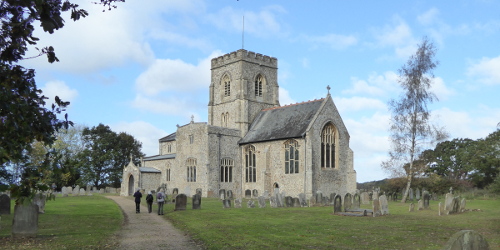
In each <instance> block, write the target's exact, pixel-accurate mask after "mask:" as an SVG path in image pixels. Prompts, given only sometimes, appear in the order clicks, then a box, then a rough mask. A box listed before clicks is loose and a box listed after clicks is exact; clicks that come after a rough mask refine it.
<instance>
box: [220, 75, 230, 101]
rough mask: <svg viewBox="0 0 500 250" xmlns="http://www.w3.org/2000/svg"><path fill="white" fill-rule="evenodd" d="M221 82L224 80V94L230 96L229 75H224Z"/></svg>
mask: <svg viewBox="0 0 500 250" xmlns="http://www.w3.org/2000/svg"><path fill="white" fill-rule="evenodd" d="M222 82H224V96H231V81H230V80H229V76H227V75H226V76H224V78H223V80H222Z"/></svg>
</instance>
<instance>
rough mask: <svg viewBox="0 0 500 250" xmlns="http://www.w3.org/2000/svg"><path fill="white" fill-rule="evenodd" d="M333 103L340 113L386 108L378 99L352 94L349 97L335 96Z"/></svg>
mask: <svg viewBox="0 0 500 250" xmlns="http://www.w3.org/2000/svg"><path fill="white" fill-rule="evenodd" d="M334 100H335V105H336V106H337V108H338V109H339V111H340V113H341V114H345V113H348V112H352V111H362V110H373V109H375V110H387V106H386V105H385V103H383V102H382V101H380V100H378V99H373V98H367V97H359V96H354V97H351V98H343V97H336V98H334Z"/></svg>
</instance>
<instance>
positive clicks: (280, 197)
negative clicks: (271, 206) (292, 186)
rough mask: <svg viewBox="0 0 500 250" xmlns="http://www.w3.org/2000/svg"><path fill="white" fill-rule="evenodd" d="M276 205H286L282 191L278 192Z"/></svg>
mask: <svg viewBox="0 0 500 250" xmlns="http://www.w3.org/2000/svg"><path fill="white" fill-rule="evenodd" d="M276 205H277V206H278V207H284V206H285V204H283V195H282V194H281V193H279V194H276Z"/></svg>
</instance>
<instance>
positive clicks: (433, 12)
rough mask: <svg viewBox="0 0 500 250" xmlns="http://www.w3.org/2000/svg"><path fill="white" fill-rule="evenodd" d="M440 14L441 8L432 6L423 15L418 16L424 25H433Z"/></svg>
mask: <svg viewBox="0 0 500 250" xmlns="http://www.w3.org/2000/svg"><path fill="white" fill-rule="evenodd" d="M438 15H439V10H438V9H437V8H431V9H429V10H428V11H426V12H425V13H423V14H422V15H419V16H417V20H418V21H419V22H420V23H421V24H423V25H431V24H433V23H434V22H435V21H436V19H437V16H438Z"/></svg>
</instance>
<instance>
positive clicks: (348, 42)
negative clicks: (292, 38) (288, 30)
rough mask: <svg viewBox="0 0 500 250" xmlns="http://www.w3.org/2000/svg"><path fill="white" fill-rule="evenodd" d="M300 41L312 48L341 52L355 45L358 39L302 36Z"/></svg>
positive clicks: (350, 37) (332, 35)
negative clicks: (324, 48)
mask: <svg viewBox="0 0 500 250" xmlns="http://www.w3.org/2000/svg"><path fill="white" fill-rule="evenodd" d="M302 39H304V40H305V41H307V42H309V43H311V44H313V46H314V47H318V46H327V47H330V48H331V49H335V50H341V49H345V48H348V47H350V46H353V45H356V44H357V43H358V39H357V38H356V37H355V36H353V35H339V34H326V35H323V36H303V37H302Z"/></svg>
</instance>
